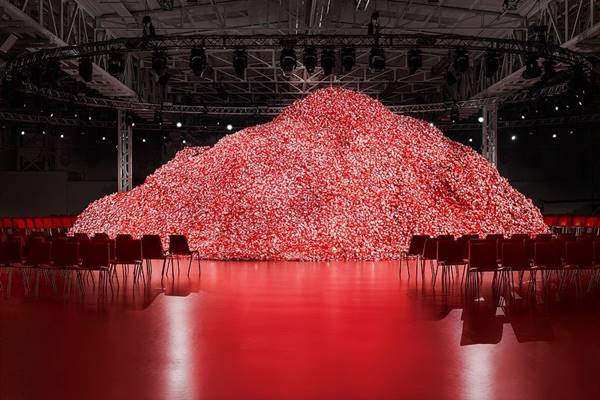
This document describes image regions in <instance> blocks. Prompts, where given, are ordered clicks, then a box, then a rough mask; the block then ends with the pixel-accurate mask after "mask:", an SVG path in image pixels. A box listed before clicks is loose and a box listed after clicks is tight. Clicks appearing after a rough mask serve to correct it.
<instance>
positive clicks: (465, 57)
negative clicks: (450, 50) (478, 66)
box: [454, 48, 469, 73]
mask: <svg viewBox="0 0 600 400" xmlns="http://www.w3.org/2000/svg"><path fill="white" fill-rule="evenodd" d="M468 69H469V52H468V51H467V49H464V48H457V49H455V50H454V70H455V71H456V72H458V73H464V72H467V70H468Z"/></svg>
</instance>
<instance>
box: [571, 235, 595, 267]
mask: <svg viewBox="0 0 600 400" xmlns="http://www.w3.org/2000/svg"><path fill="white" fill-rule="evenodd" d="M593 260H594V247H593V242H592V241H591V240H577V241H574V242H573V241H568V242H567V243H566V253H565V264H566V265H576V266H578V267H590V266H592V265H593V264H594V261H593Z"/></svg>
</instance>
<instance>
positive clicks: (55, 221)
mask: <svg viewBox="0 0 600 400" xmlns="http://www.w3.org/2000/svg"><path fill="white" fill-rule="evenodd" d="M76 218H77V217H76V216H71V215H69V216H53V217H34V218H11V217H3V218H0V232H5V233H16V232H25V233H27V232H33V231H45V232H48V233H51V232H58V231H66V230H68V229H70V228H71V227H72V226H73V224H74V223H75V219H76Z"/></svg>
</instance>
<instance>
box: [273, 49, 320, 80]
mask: <svg viewBox="0 0 600 400" xmlns="http://www.w3.org/2000/svg"><path fill="white" fill-rule="evenodd" d="M281 59H282V61H281V65H282V67H281V68H283V52H282V53H281ZM295 59H296V56H294V66H295V65H296V64H295ZM302 64H304V68H305V69H306V72H308V73H309V74H312V73H313V72H315V68H316V66H317V49H316V48H315V47H314V46H309V47H305V48H304V51H303V53H302ZM292 69H293V68H292ZM284 71H285V69H284ZM290 71H291V70H290Z"/></svg>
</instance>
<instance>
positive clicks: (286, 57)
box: [279, 47, 317, 74]
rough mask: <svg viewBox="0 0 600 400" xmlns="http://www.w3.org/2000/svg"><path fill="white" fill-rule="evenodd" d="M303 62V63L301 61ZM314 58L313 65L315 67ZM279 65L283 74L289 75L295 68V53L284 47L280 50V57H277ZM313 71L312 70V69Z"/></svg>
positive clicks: (291, 49)
mask: <svg viewBox="0 0 600 400" xmlns="http://www.w3.org/2000/svg"><path fill="white" fill-rule="evenodd" d="M303 62H304V61H303ZM316 62H317V61H316V57H315V65H316ZM279 64H280V67H281V69H282V70H283V73H284V74H289V73H290V72H292V71H293V70H294V68H296V51H295V50H294V49H293V48H291V47H284V48H283V49H281V56H280V57H279ZM307 71H308V68H307ZM313 71H314V68H313Z"/></svg>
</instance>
